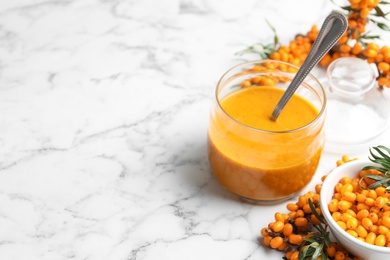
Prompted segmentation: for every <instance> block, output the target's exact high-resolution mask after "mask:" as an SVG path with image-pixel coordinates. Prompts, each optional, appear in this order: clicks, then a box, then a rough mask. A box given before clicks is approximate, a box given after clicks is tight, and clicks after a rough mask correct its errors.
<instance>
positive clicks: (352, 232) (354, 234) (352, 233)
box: [347, 229, 358, 238]
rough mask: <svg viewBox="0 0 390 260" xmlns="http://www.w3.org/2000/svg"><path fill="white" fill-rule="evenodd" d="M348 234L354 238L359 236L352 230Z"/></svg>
mask: <svg viewBox="0 0 390 260" xmlns="http://www.w3.org/2000/svg"><path fill="white" fill-rule="evenodd" d="M347 233H348V234H349V235H351V236H353V237H356V238H357V237H358V234H357V232H356V231H355V230H352V229H348V230H347Z"/></svg>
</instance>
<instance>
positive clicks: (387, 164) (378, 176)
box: [361, 145, 390, 192]
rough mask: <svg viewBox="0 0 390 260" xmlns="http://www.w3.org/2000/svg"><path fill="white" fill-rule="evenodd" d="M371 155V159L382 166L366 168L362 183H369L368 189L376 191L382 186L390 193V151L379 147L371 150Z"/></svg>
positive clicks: (381, 146)
mask: <svg viewBox="0 0 390 260" xmlns="http://www.w3.org/2000/svg"><path fill="white" fill-rule="evenodd" d="M370 155H371V157H369V159H370V160H371V161H372V162H374V163H377V164H379V165H381V166H366V167H364V168H363V170H362V172H363V173H364V175H363V176H361V177H362V178H361V181H362V180H365V181H366V182H368V186H367V189H376V188H377V187H380V186H382V187H384V188H385V189H386V191H387V192H390V149H389V148H387V147H385V146H383V145H379V146H377V147H373V148H371V149H370Z"/></svg>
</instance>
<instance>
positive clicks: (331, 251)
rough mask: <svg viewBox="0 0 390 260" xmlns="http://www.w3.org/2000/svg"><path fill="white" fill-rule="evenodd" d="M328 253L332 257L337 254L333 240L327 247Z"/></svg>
mask: <svg viewBox="0 0 390 260" xmlns="http://www.w3.org/2000/svg"><path fill="white" fill-rule="evenodd" d="M326 253H327V254H328V256H330V257H334V256H335V255H336V246H335V244H334V243H333V242H331V243H330V244H329V246H328V247H327V248H326Z"/></svg>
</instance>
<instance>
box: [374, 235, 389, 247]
mask: <svg viewBox="0 0 390 260" xmlns="http://www.w3.org/2000/svg"><path fill="white" fill-rule="evenodd" d="M374 243H375V245H376V246H384V245H386V237H385V236H384V235H379V236H377V237H376V238H375V242H374Z"/></svg>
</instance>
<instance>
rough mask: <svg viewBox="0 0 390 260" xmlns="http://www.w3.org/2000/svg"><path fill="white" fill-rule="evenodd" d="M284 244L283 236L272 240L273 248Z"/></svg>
mask: <svg viewBox="0 0 390 260" xmlns="http://www.w3.org/2000/svg"><path fill="white" fill-rule="evenodd" d="M282 244H283V238H281V237H274V238H273V239H272V240H271V241H270V246H271V247H272V248H278V247H280V246H281V245H282Z"/></svg>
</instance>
